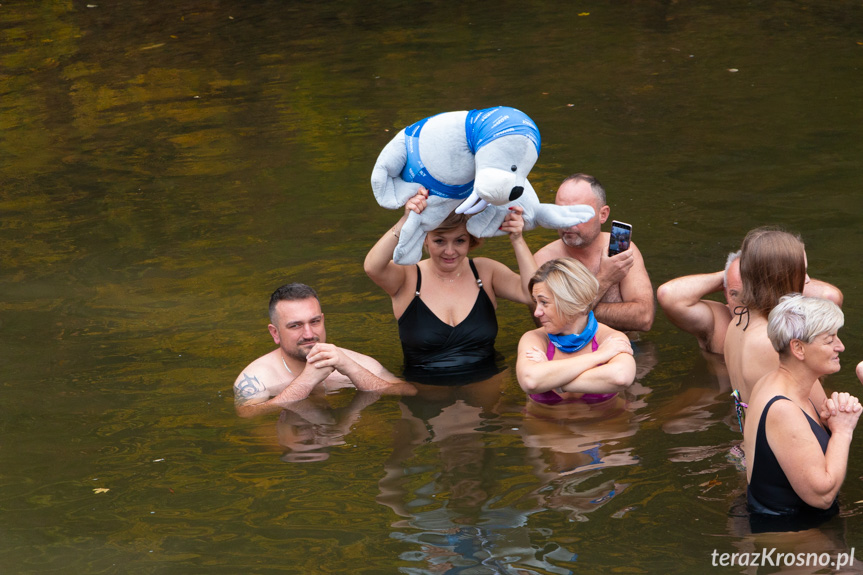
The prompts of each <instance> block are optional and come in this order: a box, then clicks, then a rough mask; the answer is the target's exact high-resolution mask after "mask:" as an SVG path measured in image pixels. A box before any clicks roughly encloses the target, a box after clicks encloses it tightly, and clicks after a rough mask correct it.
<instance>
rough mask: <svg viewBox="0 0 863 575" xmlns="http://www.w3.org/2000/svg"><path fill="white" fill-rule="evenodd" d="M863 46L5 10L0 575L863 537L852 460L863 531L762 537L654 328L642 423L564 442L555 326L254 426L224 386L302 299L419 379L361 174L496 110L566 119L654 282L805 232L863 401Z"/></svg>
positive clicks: (789, 24)
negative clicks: (539, 338)
mask: <svg viewBox="0 0 863 575" xmlns="http://www.w3.org/2000/svg"><path fill="white" fill-rule="evenodd" d="M861 42H863V9H861V7H860V6H859V4H858V3H854V2H843V1H831V2H826V1H820V0H819V1H814V2H810V3H807V4H800V3H795V2H782V1H776V2H722V3H718V2H716V3H710V2H708V3H685V2H684V3H679V2H678V3H671V2H660V1H657V2H616V3H602V2H577V3H566V4H559V3H551V2H537V3H532V4H529V5H525V4H524V3H513V2H504V3H498V4H496V5H495V6H494V7H489V6H484V5H481V4H469V3H468V4H461V5H446V4H429V3H408V2H379V3H372V4H368V3H360V2H341V3H338V4H331V3H312V2H255V3H248V2H229V1H222V2H197V1H183V2H128V1H127V2H115V3H106V2H101V1H100V0H93V2H92V3H90V4H87V3H78V2H76V3H71V2H66V3H63V2H58V3H39V2H16V3H9V4H6V3H4V4H3V5H2V6H0V262H2V264H0V265H2V267H0V270H2V273H0V301H2V303H0V374H2V381H3V383H2V386H0V393H2V396H0V397H2V400H0V405H2V407H0V429H2V440H0V442H2V443H0V462H2V466H0V525H2V527H0V530H2V531H0V533H2V536H0V541H2V545H0V567H2V570H3V572H8V573H184V574H185V573H199V572H206V573H237V572H244V573H256V574H257V573H261V574H263V573H276V572H278V573H286V572H287V573H327V572H361V573H393V572H404V573H432V572H436V573H439V572H447V573H456V572H461V573H468V574H471V575H473V574H480V573H515V572H524V573H569V572H597V573H603V572H610V571H626V572H646V573H660V572H663V573H665V572H668V573H692V572H706V571H709V570H711V569H713V568H714V567H712V565H711V553H712V552H713V550H718V551H719V552H720V553H723V552H735V551H747V550H752V551H754V550H758V549H761V548H773V547H775V548H777V549H779V550H780V551H800V550H815V551H817V552H819V553H820V552H826V553H830V554H831V555H833V556H835V555H836V554H837V553H839V552H847V551H850V549H851V548H853V547H856V548H863V540H861V539H860V536H859V533H860V532H861V529H860V523H861V519H860V503H859V502H860V501H861V500H863V488H861V486H860V481H859V478H860V477H861V475H863V468H861V463H860V460H859V458H858V457H856V454H857V452H858V451H859V445H858V442H855V443H854V444H853V445H852V457H851V461H850V464H849V471H848V476H847V479H846V482H845V486H844V487H843V490H842V494H841V498H840V501H841V503H842V508H843V516H842V517H840V518H838V519H836V520H834V521H833V522H831V523H830V524H829V525H827V526H825V527H823V528H821V529H819V530H817V531H815V532H807V533H806V534H803V535H801V536H796V537H795V536H790V535H784V536H781V537H776V536H773V537H767V536H752V535H750V534H749V533H748V532H747V527H746V521H745V517H741V515H742V513H741V508H740V505H739V499H738V498H739V496H740V494H741V493H742V492H743V491H744V489H745V481H744V479H743V477H742V475H741V474H740V472H739V471H737V470H736V468H735V467H734V464H733V463H732V462H730V461H728V460H727V459H726V454H727V452H728V448H729V447H730V446H731V445H733V444H734V442H735V441H736V440H737V438H738V437H739V435H738V434H737V433H736V432H735V431H734V427H735V425H736V421H735V419H734V415H733V413H732V410H731V406H730V403H729V401H728V399H727V393H728V391H729V390H728V389H727V386H726V384H725V383H724V382H723V381H722V379H721V378H719V377H717V376H716V375H714V374H713V371H712V367H711V365H710V363H709V362H708V361H707V360H706V359H705V358H703V357H702V356H701V354H700V352H699V351H698V348H697V345H696V343H695V341H694V339H693V338H691V337H690V336H687V335H686V334H683V333H681V332H679V331H678V330H677V329H675V328H674V327H673V326H671V325H670V323H669V322H668V321H667V320H666V319H665V318H664V316H663V315H662V313H661V312H658V313H657V319H656V322H655V324H654V328H653V330H651V331H650V332H649V333H647V334H645V335H643V336H642V338H641V341H640V342H639V349H640V355H639V360H640V362H641V364H642V365H643V366H644V368H643V370H642V374H641V376H640V378H639V381H638V383H637V384H636V386H635V387H634V389H633V392H632V393H631V394H629V396H628V403H627V404H625V405H616V406H612V407H609V408H607V409H606V411H604V412H601V413H595V412H592V413H589V414H584V413H581V414H576V415H577V416H578V417H577V418H576V419H574V420H570V421H558V420H556V419H548V418H547V417H546V416H547V415H548V414H543V413H541V412H540V413H537V412H535V411H534V412H525V398H524V394H523V393H522V392H521V391H520V390H519V388H518V385H517V383H516V381H515V377H514V374H513V367H514V361H515V358H514V351H515V346H516V343H517V341H518V338H519V336H520V335H521V333H523V332H524V331H525V330H526V329H528V328H530V326H531V324H530V320H529V318H528V317H527V315H526V313H525V311H524V309H523V308H522V307H521V306H516V305H512V304H509V303H507V302H502V303H501V305H500V309H499V321H500V325H501V334H500V337H499V339H498V345H497V347H498V349H499V350H500V351H501V353H502V354H503V355H504V357H505V364H506V365H507V366H508V367H509V369H508V370H506V371H504V372H503V373H502V374H500V375H499V376H498V377H497V378H495V379H493V380H490V381H489V382H486V383H484V384H482V385H477V386H469V387H466V388H461V389H447V390H425V391H424V392H423V394H422V395H421V396H420V397H418V398H410V399H403V400H400V399H399V398H395V397H383V398H380V399H378V400H376V401H373V399H374V398H369V397H365V396H362V395H357V394H355V393H353V392H350V391H344V392H340V393H338V394H334V395H332V396H329V397H327V398H326V400H324V401H323V402H317V401H316V402H309V403H308V404H305V405H303V406H301V407H298V410H301V413H299V414H298V413H284V414H282V415H281V416H276V415H272V416H267V417H262V418H260V419H256V420H253V421H248V420H241V419H239V418H237V417H236V416H234V414H233V405H232V395H231V383H232V382H233V380H234V378H235V377H236V375H237V373H238V372H239V370H240V369H242V367H243V366H245V365H246V364H247V363H248V362H249V361H251V360H252V359H254V358H255V357H257V356H259V355H261V354H263V353H265V352H266V351H268V350H269V349H271V341H270V340H269V336H268V335H267V333H266V322H267V320H266V309H265V307H266V300H267V298H268V296H269V293H270V292H271V291H272V290H273V289H274V288H275V287H276V286H278V285H279V284H281V283H284V282H286V281H292V280H299V281H304V282H306V283H309V284H311V285H313V286H315V287H316V288H318V290H319V292H320V295H321V299H322V301H323V304H324V309H325V311H326V314H327V323H328V332H329V336H330V340H331V341H333V342H335V343H337V344H340V345H343V346H346V347H349V348H352V349H356V350H358V351H362V352H364V353H368V354H371V355H374V356H375V357H376V358H378V359H379V360H380V361H381V362H382V363H384V365H386V366H387V367H389V368H390V369H392V370H394V371H398V370H399V369H400V363H401V352H400V348H399V344H398V339H397V333H396V329H395V322H394V320H393V319H392V316H391V307H390V304H389V300H388V298H387V297H386V296H385V295H384V294H383V292H381V291H380V290H379V289H378V288H377V287H376V286H374V284H372V282H371V281H370V280H368V279H367V278H366V277H365V275H364V274H363V271H362V266H361V261H362V258H363V257H364V255H365V253H366V251H367V250H368V248H369V247H370V246H371V245H372V244H373V242H374V241H375V240H376V239H377V238H378V237H379V236H380V234H381V233H383V231H384V230H385V229H387V228H388V226H391V225H392V223H393V222H395V220H396V219H397V214H396V213H394V212H389V211H387V210H384V209H382V208H380V207H379V206H378V205H377V204H376V203H375V202H374V199H373V196H372V193H371V190H370V186H369V183H368V178H369V175H370V172H371V166H372V164H373V162H374V159H375V157H376V156H377V153H378V152H379V150H380V149H381V148H382V147H383V145H384V144H385V143H386V142H387V141H388V140H389V139H390V138H391V137H392V136H393V135H394V134H395V132H396V131H398V130H399V129H400V128H402V127H403V126H405V125H407V124H409V123H411V122H413V121H415V120H417V119H420V118H422V117H424V116H427V115H430V114H433V113H437V112H442V111H448V110H460V109H470V108H483V107H488V106H493V105H498V104H503V105H510V106H514V107H517V108H519V109H522V110H524V111H525V112H527V113H528V114H529V115H530V116H531V117H532V118H533V119H534V120H535V121H536V122H537V124H538V126H539V128H540V130H541V132H542V138H543V150H542V153H541V155H540V159H539V161H538V162H537V165H536V166H535V167H534V169H533V171H532V173H531V182H532V183H533V185H534V187H535V188H536V189H537V192H538V193H539V194H540V197H541V198H542V199H543V200H544V201H551V200H552V198H553V190H554V189H556V187H557V185H558V183H559V182H560V180H562V179H563V178H564V177H565V176H566V175H568V174H569V173H571V172H574V171H585V172H589V173H592V174H595V175H597V176H598V177H599V178H600V179H601V180H602V181H603V183H604V184H605V186H606V188H607V189H608V192H609V202H610V205H611V207H612V217H616V218H618V219H622V220H625V221H627V222H630V223H632V224H633V227H634V230H633V239H634V241H635V242H636V243H637V244H638V246H639V247H640V249H641V250H642V252H643V253H644V255H645V259H646V262H647V266H648V270H649V271H650V273H651V279H652V280H653V283H654V286H658V285H659V284H660V283H662V282H664V281H666V280H668V279H670V278H672V277H676V276H679V275H683V274H687V273H696V272H706V271H714V270H716V269H718V268H719V267H720V266H721V265H722V263H723V262H724V257H725V254H726V253H727V252H728V251H731V250H733V249H736V248H737V246H738V245H739V242H740V241H741V239H742V237H743V235H744V234H745V232H746V231H747V230H749V229H750V228H752V227H755V226H758V225H763V224H769V223H772V224H780V225H783V226H785V227H787V228H789V229H791V230H794V231H797V232H800V233H801V234H802V235H803V238H804V240H805V241H806V242H807V251H808V255H809V262H810V273H811V274H812V275H813V276H814V277H819V278H821V279H824V280H827V281H830V282H832V283H834V284H836V285H838V286H839V287H840V288H842V289H843V291H844V293H845V298H846V299H845V306H844V309H845V312H846V327H845V329H844V330H843V332H842V337H843V341H844V342H845V344H846V346H847V350H846V352H845V354H844V355H843V361H844V363H845V368H844V369H843V370H842V372H840V373H839V374H837V375H835V376H832V377H831V378H830V380H829V383H828V387H829V388H833V389H841V390H849V391H852V392H853V391H859V387H858V386H859V383H858V382H857V380H856V378H855V377H854V376H853V372H852V370H851V369H850V366H851V365H853V364H855V363H856V362H857V361H859V360H860V359H863V338H861V336H860V333H861V327H863V324H861V319H860V318H861V316H863V309H861V303H860V298H859V296H858V293H859V292H860V289H861V284H863V270H861V266H860V258H859V257H858V256H857V255H856V251H857V246H859V245H860V241H861V232H860V230H861V227H863V225H861V224H863V210H861V200H860V193H859V186H860V182H861V176H863V168H861V165H860V161H859V158H860V157H861V152H863V144H861V142H863V122H861V114H860V111H859V110H860V102H861V100H863V99H861V96H863V80H861V78H863V75H861V69H860V67H861V55H863V51H861V50H863V47H861ZM554 237H555V235H554V232H551V231H548V230H537V231H534V232H531V233H530V234H529V235H528V241H529V243H530V245H531V246H532V247H534V248H535V249H536V248H538V247H540V246H541V245H543V244H544V243H545V242H547V241H550V240H551V239H552V238H554ZM480 254H481V255H485V256H490V257H495V258H497V259H500V260H501V261H504V262H507V263H508V264H510V265H512V264H513V263H514V261H513V258H512V255H511V251H510V249H509V246H508V242H507V241H505V240H491V241H489V242H487V243H486V245H485V246H484V247H483V248H482V249H481V252H480ZM743 570H744V568H737V569H731V571H743ZM779 570H780V569H779V568H772V569H767V570H763V569H762V570H761V571H759V572H776V571H779ZM812 571H815V569H814V568H813V569H808V570H807V569H803V572H812ZM826 571H830V569H827V570H826ZM822 572H823V571H822Z"/></svg>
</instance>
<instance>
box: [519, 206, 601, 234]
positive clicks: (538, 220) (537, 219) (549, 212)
mask: <svg viewBox="0 0 863 575" xmlns="http://www.w3.org/2000/svg"><path fill="white" fill-rule="evenodd" d="M595 215H596V212H594V211H593V208H591V207H590V206H587V205H576V206H558V205H555V204H539V205H538V206H536V210H535V214H534V222H533V224H534V227H536V226H542V227H544V228H549V229H552V230H562V229H566V228H571V227H572V226H577V225H578V224H583V223H584V222H586V221H588V220H589V219H591V218H592V217H594V216H595Z"/></svg>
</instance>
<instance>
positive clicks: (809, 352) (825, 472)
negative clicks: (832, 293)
mask: <svg viewBox="0 0 863 575" xmlns="http://www.w3.org/2000/svg"><path fill="white" fill-rule="evenodd" d="M843 323H844V316H843V314H842V311H841V310H840V309H839V307H838V306H836V304H834V303H832V302H830V301H827V300H823V299H820V298H811V297H805V296H802V295H799V294H794V295H788V296H784V297H782V299H781V300H780V301H779V304H778V305H776V307H774V308H773V310H772V311H771V312H770V315H769V317H768V323H767V335H768V337H769V338H770V343H771V344H772V345H773V348H774V349H775V350H776V351H777V352H778V353H779V367H778V368H777V369H776V370H774V371H772V372H770V373H768V374H767V375H765V376H764V377H762V378H761V379H760V380H759V381H758V382H757V383H756V385H755V387H754V389H753V391H752V395H751V398H750V400H749V408H748V410H747V415H746V424H745V427H744V429H743V437H744V445H745V447H744V449H745V451H746V477H747V480H748V483H749V488H748V490H747V500H748V503H749V509H750V511H751V512H752V514H753V515H754V516H755V515H767V516H774V517H775V516H786V517H795V518H798V519H806V518H812V519H819V518H826V517H829V516H831V515H833V514H835V513H836V512H837V511H838V506H837V504H836V496H837V494H838V493H839V487H840V486H841V485H842V482H843V481H844V479H845V472H846V468H847V464H848V450H849V447H850V444H851V436H852V434H853V432H854V428H855V427H856V425H857V420H858V418H859V417H860V412H861V406H860V402H859V401H858V399H857V398H856V397H853V396H851V395H849V394H847V393H836V392H833V394H832V395H831V396H829V397H827V398H826V399H824V400H823V403H822V404H821V405H815V403H813V401H812V400H811V399H810V394H811V391H812V387H813V386H814V385H815V384H816V383H818V380H819V378H820V377H821V376H823V375H827V374H829V373H835V372H837V371H839V353H840V352H842V351H843V350H844V349H845V346H844V345H842V342H841V341H840V340H839V336H838V335H837V332H838V331H839V328H840V327H842V324H843Z"/></svg>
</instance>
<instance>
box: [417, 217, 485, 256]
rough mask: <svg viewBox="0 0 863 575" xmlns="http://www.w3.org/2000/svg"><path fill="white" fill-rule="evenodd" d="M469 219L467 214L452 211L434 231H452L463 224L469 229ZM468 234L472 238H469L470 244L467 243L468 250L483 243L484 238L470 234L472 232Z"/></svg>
mask: <svg viewBox="0 0 863 575" xmlns="http://www.w3.org/2000/svg"><path fill="white" fill-rule="evenodd" d="M469 219H470V216H468V215H466V214H457V213H455V212H451V213H450V215H448V216H447V217H446V219H445V220H444V221H442V222H441V224H440V225H439V226H438V227H436V228H435V229H434V232H441V233H446V232H451V231H453V230H454V229H457V228H460V227H461V226H465V231H467V221H468V220H469ZM434 232H429V233H434ZM467 235H468V236H469V237H470V239H469V240H468V244H467V247H468V251H470V250H472V249H474V248H478V247H479V246H481V245H482V239H480V238H477V237H474V236H472V235H471V234H470V232H468V233H467Z"/></svg>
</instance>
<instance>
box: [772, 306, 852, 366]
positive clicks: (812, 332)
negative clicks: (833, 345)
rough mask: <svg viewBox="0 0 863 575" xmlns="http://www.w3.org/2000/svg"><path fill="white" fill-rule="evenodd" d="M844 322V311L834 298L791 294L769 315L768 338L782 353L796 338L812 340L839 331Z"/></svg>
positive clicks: (804, 340)
mask: <svg viewBox="0 0 863 575" xmlns="http://www.w3.org/2000/svg"><path fill="white" fill-rule="evenodd" d="M844 324H845V314H843V313H842V310H841V309H839V306H838V305H836V304H835V303H833V302H832V301H830V300H826V299H821V298H818V297H806V296H804V295H800V294H799V293H797V294H788V295H784V296H782V297H781V298H780V299H779V303H778V304H776V307H774V308H773V309H772V310H771V311H770V315H769V316H768V317H767V337H769V338H770V343H771V344H773V349H775V350H776V351H777V352H779V353H780V354H782V353H785V352H786V351H788V346H789V345H790V344H791V340H793V339H799V340H800V341H802V342H805V343H812V342H813V341H814V340H815V338H816V337H818V336H819V335H821V334H822V333H829V334H833V333H836V332H837V331H839V328H841V327H842V326H843V325H844Z"/></svg>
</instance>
